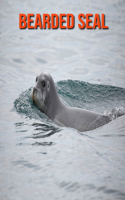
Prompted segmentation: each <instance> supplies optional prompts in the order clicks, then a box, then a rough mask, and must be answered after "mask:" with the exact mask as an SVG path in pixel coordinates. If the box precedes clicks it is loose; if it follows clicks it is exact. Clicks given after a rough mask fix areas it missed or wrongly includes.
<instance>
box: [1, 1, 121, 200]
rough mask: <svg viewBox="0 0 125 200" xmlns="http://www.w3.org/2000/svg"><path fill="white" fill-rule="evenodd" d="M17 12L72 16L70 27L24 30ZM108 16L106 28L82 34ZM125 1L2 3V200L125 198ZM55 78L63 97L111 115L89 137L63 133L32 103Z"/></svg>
mask: <svg viewBox="0 0 125 200" xmlns="http://www.w3.org/2000/svg"><path fill="white" fill-rule="evenodd" d="M19 13H25V14H27V13H34V14H35V13H40V14H42V13H49V14H51V13H57V14H60V13H72V14H74V15H75V20H76V23H75V28H74V29H72V30H60V29H57V30H39V29H37V30H27V29H25V30H20V29H19ZM79 13H93V14H95V13H99V14H100V15H101V13H104V14H105V16H106V25H108V26H109V29H108V30H98V29H96V30H86V29H85V30H79V29H78V27H77V24H78V18H77V16H78V14H79ZM124 24H125V1H123V0H120V1H118V0H115V1H111V0H110V1H109V0H107V1H102V0H100V1H97V0H95V1H93V0H91V1H87V0H86V1H81V0H78V1H75V0H74V1H70V0H68V1H51V0H47V1H40V0H38V1H37V2H36V1H33V0H31V1H28V0H26V1H20V0H17V1H14V0H4V1H1V2H0V88H1V89H0V199H2V200H17V199H18V200H24V199H27V200H34V199H38V200H41V199H44V200H46V199H47V200H48V199H54V200H56V199H59V200H60V199H66V200H68V199H69V200H70V199H73V200H81V199H87V200H90V199H96V200H100V199H102V200H108V199H109V200H110V199H113V200H114V199H125V26H124ZM41 72H47V73H50V74H51V75H52V77H53V79H54V81H55V83H56V88H57V91H58V93H59V95H60V98H61V99H62V101H63V102H64V103H65V104H66V105H67V106H75V107H80V108H85V109H88V110H92V111H96V112H101V113H104V114H106V115H108V116H109V117H110V118H111V119H112V121H111V122H110V123H108V124H106V125H105V126H102V127H100V128H98V129H95V130H92V131H88V132H83V133H81V132H78V131H77V130H75V129H71V128H65V127H63V128H61V127H59V126H57V125H56V124H55V123H53V122H52V121H51V120H50V119H48V117H47V116H45V115H44V114H43V113H41V112H40V111H39V110H38V109H37V107H35V106H34V105H33V103H32V101H31V97H30V93H31V89H32V87H33V86H34V84H35V78H36V76H37V75H39V74H40V73H41Z"/></svg>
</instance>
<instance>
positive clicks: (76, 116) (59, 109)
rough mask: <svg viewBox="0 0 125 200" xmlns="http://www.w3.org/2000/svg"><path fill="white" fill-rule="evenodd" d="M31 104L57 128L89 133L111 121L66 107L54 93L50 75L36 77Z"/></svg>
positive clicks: (55, 92)
mask: <svg viewBox="0 0 125 200" xmlns="http://www.w3.org/2000/svg"><path fill="white" fill-rule="evenodd" d="M31 97H32V100H33V103H34V104H35V105H36V106H37V107H38V108H39V109H40V110H41V112H43V113H45V114H46V115H47V116H48V117H49V118H50V119H51V120H52V121H54V122H55V123H56V124H57V125H59V126H66V127H71V128H75V129H77V130H78V131H89V130H92V129H95V128H98V127H100V126H103V125H104V124H106V123H108V122H110V121H111V120H110V119H109V117H107V116H103V115H102V114H100V113H95V112H92V111H88V110H85V109H81V108H73V107H68V106H66V105H65V104H64V103H63V102H62V101H61V100H60V97H59V95H58V93H57V91H56V87H55V84H54V81H53V79H52V77H51V75H50V74H43V73H42V74H40V75H39V76H37V77H36V86H35V87H34V88H33V91H32V94H31Z"/></svg>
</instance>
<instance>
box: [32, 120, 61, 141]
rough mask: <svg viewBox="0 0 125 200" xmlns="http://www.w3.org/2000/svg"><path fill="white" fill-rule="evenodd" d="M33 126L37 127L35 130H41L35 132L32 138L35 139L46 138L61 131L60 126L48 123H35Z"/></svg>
mask: <svg viewBox="0 0 125 200" xmlns="http://www.w3.org/2000/svg"><path fill="white" fill-rule="evenodd" d="M33 126H34V127H36V128H35V130H37V131H38V130H39V131H40V132H38V133H34V134H33V136H32V138H34V139H37V138H46V137H49V136H51V135H53V134H55V133H57V132H59V131H60V129H59V128H56V127H54V126H51V125H50V126H49V125H46V124H40V123H34V124H33Z"/></svg>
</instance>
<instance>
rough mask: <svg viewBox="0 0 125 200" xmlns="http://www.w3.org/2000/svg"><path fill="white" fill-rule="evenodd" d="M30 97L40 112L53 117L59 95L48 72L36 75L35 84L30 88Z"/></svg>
mask: <svg viewBox="0 0 125 200" xmlns="http://www.w3.org/2000/svg"><path fill="white" fill-rule="evenodd" d="M31 98H32V100H33V103H34V104H35V105H36V106H37V107H38V108H39V109H40V110H41V112H43V113H45V114H46V115H47V116H48V117H49V118H51V119H53V118H54V117H55V112H56V105H57V104H58V100H59V97H58V94H57V91H56V88H55V84H54V81H53V79H52V77H51V75H50V74H43V73H42V74H40V75H39V76H37V77H36V86H35V87H34V88H33V90H32V93H31ZM54 105H55V106H54Z"/></svg>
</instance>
